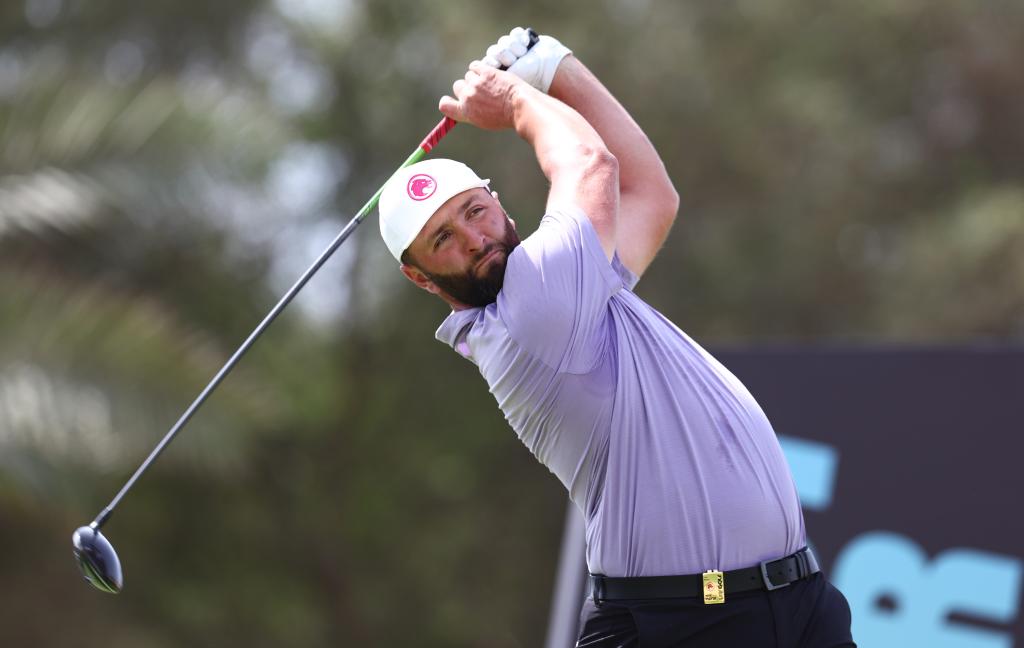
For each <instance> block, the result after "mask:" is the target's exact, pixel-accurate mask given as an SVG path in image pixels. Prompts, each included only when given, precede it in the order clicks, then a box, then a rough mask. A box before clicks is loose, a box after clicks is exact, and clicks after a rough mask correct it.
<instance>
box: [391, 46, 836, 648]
mask: <svg viewBox="0 0 1024 648" xmlns="http://www.w3.org/2000/svg"><path fill="white" fill-rule="evenodd" d="M527 42H528V37H527V34H526V32H525V31H523V30H522V29H516V30H513V31H512V33H510V34H509V35H508V36H503V37H502V38H501V39H499V41H498V42H497V43H496V44H495V45H493V46H492V47H491V48H489V49H488V50H487V56H486V57H485V58H484V60H483V61H474V62H473V63H471V64H470V65H469V70H468V72H467V73H466V75H465V78H463V79H460V80H458V81H456V82H455V84H454V86H453V93H452V96H451V97H448V96H446V97H443V98H442V99H441V101H440V110H441V112H442V113H444V114H445V115H448V116H449V117H452V118H454V119H456V120H457V121H460V122H466V123H469V124H473V125H475V126H477V127H479V128H483V129H487V130H502V129H507V128H514V129H515V131H516V133H517V134H518V135H519V136H520V137H521V138H522V139H524V140H525V141H526V142H527V143H528V144H529V145H530V146H531V147H533V150H534V152H535V154H536V156H537V161H538V163H539V164H540V168H541V170H542V171H543V173H544V175H545V176H546V177H547V179H548V180H549V181H550V183H551V187H550V191H549V193H548V199H547V208H546V213H545V215H544V217H543V218H542V220H541V222H540V226H539V227H538V229H537V231H535V232H534V233H533V234H531V235H529V236H527V237H525V238H523V239H522V240H520V236H519V234H518V233H517V231H516V225H515V222H514V221H513V220H512V219H510V218H509V217H508V214H507V213H506V211H505V209H504V207H503V206H502V203H501V202H500V201H499V199H498V194H497V193H495V192H492V191H491V190H490V185H489V181H488V180H486V179H482V178H480V177H479V176H478V175H477V174H476V173H474V172H473V171H472V170H470V169H469V168H468V167H467V166H465V165H463V164H460V163H458V162H454V161H451V160H441V159H437V160H429V161H426V162H420V163H418V164H415V165H412V166H410V167H407V168H405V169H403V170H401V171H399V172H398V173H397V174H396V175H395V176H394V177H393V178H392V179H391V180H389V181H388V183H387V185H386V186H385V188H384V190H383V193H382V195H381V199H380V215H381V219H380V227H381V233H382V235H383V238H384V241H385V243H386V245H387V246H388V249H389V250H390V251H391V253H392V254H393V255H394V257H395V258H396V259H397V260H398V261H399V262H400V263H401V270H402V272H403V273H404V274H405V276H406V277H408V278H409V279H410V280H411V281H412V282H413V283H415V284H416V285H417V286H419V287H421V288H423V289H424V290H427V291H429V292H431V293H434V294H435V295H437V296H438V297H440V298H441V299H443V300H444V301H445V302H447V303H448V304H449V305H450V306H451V308H452V312H451V314H450V315H449V316H448V317H447V319H445V321H444V323H442V324H441V327H440V328H439V329H438V331H437V338H438V339H440V340H441V341H443V342H445V343H447V344H449V345H451V346H452V348H453V349H455V351H457V352H458V353H459V354H461V355H463V356H464V357H466V358H467V359H469V360H470V361H472V362H473V363H475V364H476V365H477V367H479V370H480V373H481V374H482V375H483V377H484V378H485V379H486V380H487V384H488V385H489V387H490V391H491V393H493V394H494V397H495V398H496V399H497V402H498V406H499V407H500V408H501V410H502V412H503V413H504V414H505V418H506V419H507V420H508V422H509V424H510V425H511V426H512V428H513V429H514V430H515V432H516V434H517V435H518V436H519V438H520V439H521V440H522V442H523V443H524V444H525V445H526V447H527V448H529V449H530V451H531V452H533V454H534V455H535V456H536V457H537V459H538V460H540V461H541V462H542V463H543V464H544V465H545V466H547V467H548V468H549V469H550V470H551V471H552V472H553V473H554V474H555V475H556V476H557V477H558V479H559V480H561V482H562V483H563V484H564V485H565V487H566V488H567V489H568V491H569V494H570V497H571V498H572V501H573V502H575V504H576V505H577V506H578V507H579V509H580V510H581V511H582V512H583V515H584V517H585V520H586V537H587V565H588V568H589V571H590V572H591V576H590V580H591V594H590V596H589V597H588V599H587V600H586V601H585V603H584V606H583V611H582V614H581V620H580V635H579V641H578V643H577V646H602V647H604V646H607V647H611V646H623V647H625V646H638V647H640V648H659V647H666V648H667V647H669V646H672V647H676V646H678V647H690V646H715V647H730V648H757V647H761V646H763V647H769V646H771V647H776V646H793V647H796V646H808V647H826V646H829V647H831V646H853V645H854V643H853V641H852V638H851V635H850V610H849V607H848V605H847V602H846V600H845V598H844V597H843V595H842V594H841V593H840V592H839V591H838V590H836V589H835V588H834V587H833V586H832V585H830V584H829V583H828V581H827V580H826V579H825V578H824V576H823V575H822V574H821V573H820V571H819V569H818V565H817V563H816V561H815V558H814V556H813V554H812V553H811V552H810V550H808V549H807V548H806V538H805V533H804V522H803V517H802V514H801V510H800V503H799V501H798V499H797V494H796V489H795V487H794V484H793V479H792V476H791V474H790V471H789V468H788V467H787V465H786V460H785V458H784V457H783V454H782V451H781V449H780V447H779V443H778V441H777V439H776V436H775V432H774V431H773V430H772V426H771V424H770V423H769V422H768V419H767V418H766V417H765V415H764V413H763V412H762V411H761V408H760V407H759V406H758V404H757V403H756V402H755V400H754V398H753V397H752V396H751V395H750V393H749V392H748V391H747V390H746V388H744V386H743V385H742V384H741V383H740V382H739V380H737V379H736V377H735V376H733V375H732V374H731V373H730V372H729V371H728V370H727V369H726V368H725V367H723V366H722V365H721V364H719V363H718V362H717V361H716V360H715V359H714V358H713V357H711V356H710V355H709V354H708V353H707V352H706V351H705V350H704V349H702V348H701V347H700V346H699V345H697V344H696V343H695V342H694V341H693V340H691V339H690V338H689V337H687V335H686V334H685V333H683V332H682V331H681V330H679V328H677V327H676V326H675V325H674V324H673V323H672V322H670V321H668V320H667V319H666V318H665V317H664V316H662V315H661V314H660V313H658V311H656V310H655V309H654V308H652V307H651V306H649V305H648V304H647V303H645V302H644V301H643V300H641V299H640V298H639V297H637V296H636V294H634V293H633V287H634V286H635V285H636V283H637V281H638V279H639V278H640V276H641V275H643V273H644V271H645V270H646V269H647V266H648V265H649V264H650V263H651V261H652V260H653V259H654V256H655V254H656V253H657V251H658V249H659V248H660V247H661V245H662V243H663V242H664V240H665V237H666V236H667V234H668V231H669V228H670V227H671V225H672V222H673V220H674V219H675V216H676V210H677V208H678V204H679V199H678V196H677V194H676V192H675V190H674V188H673V186H672V183H671V181H670V180H669V178H668V175H667V174H666V171H665V168H664V165H663V164H662V161H661V159H660V157H659V156H658V154H657V152H656V151H655V149H654V147H653V146H652V145H651V142H650V141H649V140H648V139H647V137H646V136H645V135H644V133H643V131H642V130H641V129H640V127H639V126H637V124H636V123H635V122H634V121H633V119H632V118H631V117H630V116H629V114H628V113H627V112H626V110H625V109H624V108H623V107H622V106H621V105H620V104H619V103H618V102H617V101H616V100H615V98H614V97H613V96H612V95H611V94H610V93H609V92H608V90H607V89H606V88H605V87H604V86H603V85H602V84H601V83H600V82H599V81H598V80H597V79H596V78H595V77H594V76H593V75H592V74H591V73H590V72H589V71H588V70H587V68H586V67H584V65H583V64H582V63H580V62H579V60H578V59H576V58H575V57H573V56H572V55H571V52H570V51H569V50H568V49H566V48H565V47H564V46H562V45H561V43H559V42H558V41H557V40H555V39H553V38H550V37H547V36H542V37H541V38H540V41H539V42H538V43H537V44H536V46H535V47H533V48H532V49H530V50H529V51H528V50H527V47H526V44H527ZM499 65H506V66H508V72H503V71H499V70H498V69H496V68H497V67H498V66H499Z"/></svg>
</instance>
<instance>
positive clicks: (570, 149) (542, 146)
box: [512, 84, 620, 259]
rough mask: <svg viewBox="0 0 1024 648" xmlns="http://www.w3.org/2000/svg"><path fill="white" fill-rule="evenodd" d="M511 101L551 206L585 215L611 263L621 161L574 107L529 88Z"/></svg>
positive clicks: (515, 117) (514, 122)
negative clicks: (544, 181)
mask: <svg viewBox="0 0 1024 648" xmlns="http://www.w3.org/2000/svg"><path fill="white" fill-rule="evenodd" d="M520 88H521V92H518V93H517V95H516V97H515V99H514V100H513V102H512V103H513V124H514V127H515V130H516V133H518V134H519V136H520V137H521V138H523V139H524V140H525V141H526V142H527V143H529V144H530V146H532V147H533V150H534V152H535V153H536V155H537V162H538V163H539V164H540V167H541V170H542V171H543V173H544V175H545V176H546V177H547V178H548V180H550V181H551V190H550V193H549V195H548V204H549V206H550V205H552V204H558V205H565V204H573V205H577V206H579V207H580V208H582V209H583V210H584V212H586V213H587V216H588V217H589V218H590V220H591V222H592V223H593V225H594V229H595V230H596V232H597V235H598V238H599V239H600V240H601V247H602V248H604V251H605V254H606V255H607V257H608V258H609V259H611V257H612V255H613V254H614V252H615V240H616V236H615V232H616V219H617V217H618V205H619V184H620V183H619V180H618V163H617V161H616V159H615V157H614V156H613V155H612V153H611V152H610V151H609V149H608V147H607V146H606V145H605V143H604V141H603V140H602V139H601V136H600V135H599V134H598V132H597V131H596V130H595V129H594V127H593V126H592V125H591V124H590V123H589V122H588V121H587V120H586V119H584V118H583V116H582V115H580V113H579V112H577V111H576V110H574V109H573V108H572V107H570V106H568V105H566V104H565V103H563V102H562V101H559V100H558V99H556V98H554V97H551V96H548V95H545V94H544V93H542V92H539V91H537V90H535V89H533V88H531V87H529V86H527V85H525V84H523V85H522V86H520Z"/></svg>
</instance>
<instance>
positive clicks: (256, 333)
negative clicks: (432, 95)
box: [90, 117, 457, 529]
mask: <svg viewBox="0 0 1024 648" xmlns="http://www.w3.org/2000/svg"><path fill="white" fill-rule="evenodd" d="M456 123H457V122H455V120H453V119H452V118H450V117H445V118H444V119H442V120H441V121H440V122H438V124H437V126H435V127H434V128H433V130H431V131H430V133H428V134H427V136H426V137H425V138H423V141H422V142H420V145H419V146H418V147H417V148H416V150H415V151H413V153H412V155H410V156H409V157H408V158H407V159H406V160H405V162H403V163H402V165H401V166H400V167H398V169H397V170H396V173H397V172H398V170H401V169H404V168H405V167H407V166H409V165H411V164H415V163H416V162H419V161H420V160H421V159H423V156H424V155H426V154H427V153H429V152H430V149H432V148H434V147H435V146H437V143H438V142H440V141H441V139H442V138H444V136H445V135H447V134H448V133H449V132H450V131H451V129H452V128H454V127H455V124H456ZM383 190H384V187H383V186H381V188H380V189H377V192H376V193H374V194H373V197H372V198H370V200H368V201H367V202H366V204H365V205H363V207H362V209H360V210H359V213H357V214H356V215H355V216H354V217H353V218H352V220H350V221H349V222H348V224H347V225H345V227H344V229H342V230H341V232H340V233H339V234H338V236H336V237H335V238H334V240H333V241H331V244H330V245H328V246H327V249H326V250H324V251H323V252H322V253H321V254H320V256H319V257H317V259H316V261H314V262H313V265H311V266H310V267H309V269H308V270H306V271H305V272H304V273H302V276H301V277H299V279H298V281H296V282H295V284H294V285H292V287H291V288H289V289H288V292H286V293H285V294H284V296H283V297H281V299H280V301H278V302H277V305H275V306H274V308H273V309H272V310H271V311H270V312H269V313H268V314H267V316H266V317H265V318H263V321H262V322H260V324H259V326H257V327H256V328H255V329H254V330H253V332H252V333H250V334H249V337H248V338H246V340H245V342H243V343H242V345H241V346H240V347H238V350H237V351H235V353H234V354H233V355H232V356H231V358H230V359H228V361H227V363H225V364H224V366H223V367H221V369H220V371H218V372H217V375H216V376H214V377H213V380H211V381H210V383H209V384H208V385H207V386H206V388H205V389H203V391H202V392H200V394H199V396H197V397H196V399H195V400H194V401H192V404H191V405H189V407H188V409H187V410H185V413H184V414H182V415H181V418H179V419H178V422H177V423H175V424H174V426H173V427H172V428H171V429H170V431H168V432H167V434H166V435H165V436H164V438H163V439H162V440H161V441H160V443H159V444H157V446H156V448H154V449H153V451H152V452H151V453H150V454H149V456H148V457H146V460H145V461H143V462H142V465H141V466H139V468H138V470H136V471H135V474H133V475H132V476H131V478H130V479H129V480H128V481H127V482H126V483H125V485H124V486H123V487H122V488H121V490H120V491H119V492H118V493H117V495H115V496H114V499H112V500H111V501H110V504H108V505H107V507H106V508H104V509H103V510H102V511H101V512H100V514H99V515H97V516H96V519H95V520H93V522H92V524H91V525H90V526H92V527H93V528H95V529H98V528H100V527H102V526H103V525H104V524H105V523H106V521H107V520H108V519H110V516H111V514H113V512H114V508H115V507H116V506H117V505H118V503H119V502H120V501H121V498H122V497H124V496H125V493H127V492H128V491H129V490H130V489H131V487H132V486H133V485H134V484H135V482H136V480H138V478H139V477H141V476H142V473H144V472H146V469H147V468H149V466H150V464H152V463H153V462H154V461H156V459H157V457H159V456H160V454H161V453H162V452H163V451H164V449H165V448H166V447H167V446H168V445H169V444H170V443H171V441H173V440H174V437H175V436H176V435H177V434H178V432H179V431H181V429H182V428H183V427H185V424H186V423H188V421H189V419H191V418H192V415H193V414H195V413H196V410H197V409H199V406H200V405H202V404H203V403H204V402H205V401H206V399H207V398H209V396H210V394H211V393H213V390H214V389H216V388H217V385H219V384H220V383H221V381H223V380H224V378H225V377H226V376H227V375H228V374H229V373H230V372H231V370H232V369H234V368H235V365H236V364H238V361H239V360H240V359H241V358H242V356H243V355H245V352H246V351H248V350H249V348H250V347H251V346H252V345H253V343H255V342H256V340H257V339H258V338H259V337H260V335H262V334H263V331H265V330H266V329H267V327H268V326H270V324H271V323H272V322H273V321H274V320H275V319H276V318H277V316H278V315H280V314H281V311H283V310H284V309H285V307H286V306H288V304H289V303H290V302H291V301H292V299H294V298H295V295H297V294H298V293H299V291H300V290H302V288H303V286H305V285H306V283H307V282H308V281H309V280H310V279H311V278H312V277H313V275H314V274H316V272H317V271H318V270H319V269H320V267H321V266H323V264H324V263H326V262H327V259H329V258H330V256H331V255H332V254H334V252H335V251H336V250H337V249H338V248H339V247H340V246H341V244H342V243H344V242H345V239H347V238H348V237H349V235H351V234H352V232H353V231H354V230H355V229H356V227H358V226H359V223H361V222H363V219H365V218H366V217H367V216H368V215H369V214H370V212H372V211H373V210H374V208H375V207H376V206H377V201H379V200H380V194H381V192H382V191H383Z"/></svg>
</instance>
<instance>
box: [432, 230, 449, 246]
mask: <svg viewBox="0 0 1024 648" xmlns="http://www.w3.org/2000/svg"><path fill="white" fill-rule="evenodd" d="M447 240H448V232H441V234H440V235H439V236H438V237H437V238H436V239H434V249H435V250H436V249H437V248H439V247H441V244H442V243H444V242H445V241H447Z"/></svg>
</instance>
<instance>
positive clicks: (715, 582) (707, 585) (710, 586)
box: [701, 569, 725, 605]
mask: <svg viewBox="0 0 1024 648" xmlns="http://www.w3.org/2000/svg"><path fill="white" fill-rule="evenodd" d="M701 576H702V577H703V581H704V583H703V585H704V586H703V592H702V593H703V595H704V604H705V605H714V604H716V603H725V576H723V575H722V572H720V571H715V570H714V569H709V570H707V571H706V572H704V573H703V574H701Z"/></svg>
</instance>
